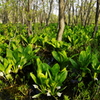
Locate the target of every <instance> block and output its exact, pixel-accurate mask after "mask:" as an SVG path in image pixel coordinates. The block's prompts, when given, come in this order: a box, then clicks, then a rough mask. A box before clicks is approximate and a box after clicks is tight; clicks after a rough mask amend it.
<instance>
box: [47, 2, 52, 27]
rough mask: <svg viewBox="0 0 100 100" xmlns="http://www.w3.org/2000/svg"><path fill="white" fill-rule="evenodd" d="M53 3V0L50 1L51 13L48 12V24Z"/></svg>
mask: <svg viewBox="0 0 100 100" xmlns="http://www.w3.org/2000/svg"><path fill="white" fill-rule="evenodd" d="M52 4H53V0H51V2H50V11H49V14H48V18H47V19H46V26H48V22H49V19H50V14H51V11H52Z"/></svg>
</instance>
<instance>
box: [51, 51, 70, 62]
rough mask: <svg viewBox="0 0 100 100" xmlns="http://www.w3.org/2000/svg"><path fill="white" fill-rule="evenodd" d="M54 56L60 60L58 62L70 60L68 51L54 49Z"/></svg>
mask: <svg viewBox="0 0 100 100" xmlns="http://www.w3.org/2000/svg"><path fill="white" fill-rule="evenodd" d="M52 55H53V57H54V58H55V59H56V60H57V61H58V62H65V61H67V60H68V57H67V54H66V52H65V51H64V50H63V51H58V52H57V51H52Z"/></svg>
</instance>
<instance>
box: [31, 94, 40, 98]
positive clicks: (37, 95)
mask: <svg viewBox="0 0 100 100" xmlns="http://www.w3.org/2000/svg"><path fill="white" fill-rule="evenodd" d="M40 95H41V93H39V94H36V95H34V96H32V98H34V99H35V98H38V97H39V96H40Z"/></svg>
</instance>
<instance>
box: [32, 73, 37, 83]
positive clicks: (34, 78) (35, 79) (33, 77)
mask: <svg viewBox="0 0 100 100" xmlns="http://www.w3.org/2000/svg"><path fill="white" fill-rule="evenodd" d="M30 76H31V77H32V79H33V80H34V82H35V83H36V84H38V83H37V78H36V76H35V75H34V74H33V73H30Z"/></svg>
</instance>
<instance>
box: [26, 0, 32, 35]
mask: <svg viewBox="0 0 100 100" xmlns="http://www.w3.org/2000/svg"><path fill="white" fill-rule="evenodd" d="M30 4H31V2H30V0H28V11H27V13H28V19H27V26H28V35H31V34H32V18H31V12H30Z"/></svg>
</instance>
